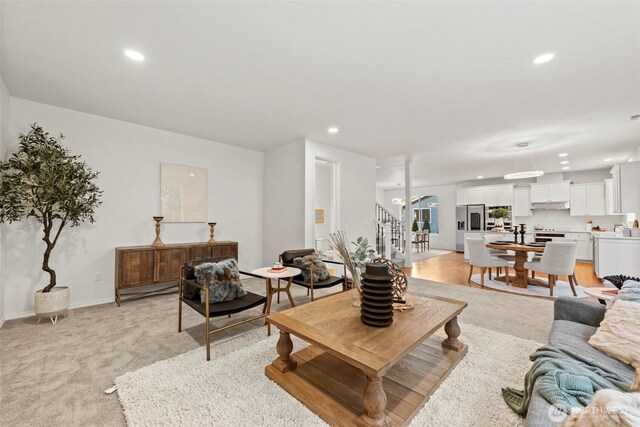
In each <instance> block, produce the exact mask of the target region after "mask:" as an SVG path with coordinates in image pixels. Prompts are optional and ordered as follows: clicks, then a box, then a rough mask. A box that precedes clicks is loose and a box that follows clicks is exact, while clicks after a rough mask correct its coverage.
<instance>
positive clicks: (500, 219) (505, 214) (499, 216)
mask: <svg viewBox="0 0 640 427" xmlns="http://www.w3.org/2000/svg"><path fill="white" fill-rule="evenodd" d="M492 214H493V215H492V217H493V218H495V220H496V227H495V228H496V229H497V230H504V219H505V218H509V211H508V210H506V209H505V208H498V209H496V210H494V211H493V212H492Z"/></svg>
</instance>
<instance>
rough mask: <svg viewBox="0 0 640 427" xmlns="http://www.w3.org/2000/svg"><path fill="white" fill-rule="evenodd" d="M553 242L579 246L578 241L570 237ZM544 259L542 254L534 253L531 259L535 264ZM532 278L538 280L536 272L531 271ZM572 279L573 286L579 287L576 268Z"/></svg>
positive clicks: (554, 239)
mask: <svg viewBox="0 0 640 427" xmlns="http://www.w3.org/2000/svg"><path fill="white" fill-rule="evenodd" d="M552 241H553V242H574V243H575V244H578V241H577V240H576V239H572V238H570V237H554V238H553V240H552ZM541 257H542V254H541V253H540V252H534V253H533V258H532V259H531V261H533V262H540V258H541ZM531 278H532V279H535V278H536V272H535V271H533V270H531ZM571 278H572V279H573V284H574V285H575V286H578V285H579V283H578V279H577V278H576V270H575V268H574V270H573V274H572V275H571Z"/></svg>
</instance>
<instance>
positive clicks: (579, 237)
mask: <svg viewBox="0 0 640 427" xmlns="http://www.w3.org/2000/svg"><path fill="white" fill-rule="evenodd" d="M566 237H567V238H570V239H573V240H575V241H576V259H578V260H580V261H591V260H593V242H592V238H593V237H592V236H591V233H587V232H584V233H566Z"/></svg>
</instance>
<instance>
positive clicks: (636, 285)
mask: <svg viewBox="0 0 640 427" xmlns="http://www.w3.org/2000/svg"><path fill="white" fill-rule="evenodd" d="M618 299H621V300H624V301H635V302H638V303H640V282H636V281H635V280H627V281H626V282H624V285H622V288H621V289H620V292H618Z"/></svg>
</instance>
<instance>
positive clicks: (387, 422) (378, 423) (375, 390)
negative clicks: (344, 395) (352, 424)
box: [358, 377, 391, 427]
mask: <svg viewBox="0 0 640 427" xmlns="http://www.w3.org/2000/svg"><path fill="white" fill-rule="evenodd" d="M367 378H368V379H369V383H368V384H367V387H366V388H365V389H364V394H363V396H362V401H363V403H364V413H363V414H362V415H360V418H359V419H358V421H359V422H358V424H359V425H363V426H371V427H388V426H389V427H390V426H391V419H390V418H389V417H388V416H387V415H386V414H385V413H384V409H385V408H386V407H387V395H386V394H385V393H384V390H383V388H382V377H367Z"/></svg>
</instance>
